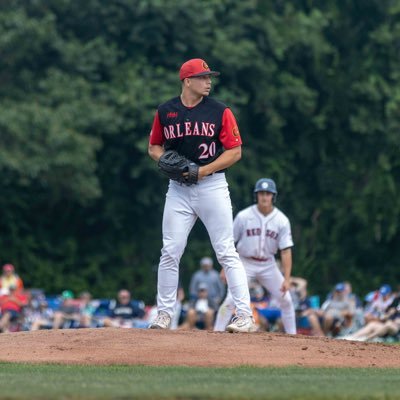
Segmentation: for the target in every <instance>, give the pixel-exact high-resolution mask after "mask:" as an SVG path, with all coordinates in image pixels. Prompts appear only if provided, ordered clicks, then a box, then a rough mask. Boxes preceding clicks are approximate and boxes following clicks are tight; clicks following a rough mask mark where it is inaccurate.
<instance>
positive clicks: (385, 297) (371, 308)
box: [364, 284, 394, 325]
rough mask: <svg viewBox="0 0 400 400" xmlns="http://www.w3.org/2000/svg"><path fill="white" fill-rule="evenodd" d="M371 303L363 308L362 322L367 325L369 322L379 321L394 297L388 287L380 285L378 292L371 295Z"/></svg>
mask: <svg viewBox="0 0 400 400" xmlns="http://www.w3.org/2000/svg"><path fill="white" fill-rule="evenodd" d="M371 297H372V298H371V301H370V302H369V304H368V305H367V306H366V307H365V311H364V320H365V324H366V325H367V324H368V323H369V322H371V321H380V319H381V317H382V315H383V314H384V313H385V310H386V309H387V308H388V307H389V305H390V304H391V303H392V302H393V299H394V295H393V293H392V288H391V286H390V285H387V284H386V285H382V286H381V287H380V288H379V290H377V291H375V292H374V293H372V296H371Z"/></svg>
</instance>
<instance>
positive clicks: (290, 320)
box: [258, 265, 296, 335]
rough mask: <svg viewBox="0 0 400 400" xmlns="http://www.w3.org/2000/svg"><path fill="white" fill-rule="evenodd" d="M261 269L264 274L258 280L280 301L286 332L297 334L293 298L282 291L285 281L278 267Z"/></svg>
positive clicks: (271, 266) (263, 267)
mask: <svg viewBox="0 0 400 400" xmlns="http://www.w3.org/2000/svg"><path fill="white" fill-rule="evenodd" d="M260 268H262V272H261V273H260V274H259V275H258V280H259V282H260V283H261V284H262V285H263V286H264V287H265V288H266V289H267V290H268V291H269V292H270V293H271V295H272V296H273V297H274V298H275V299H277V300H278V301H279V304H280V308H281V312H282V323H283V327H284V328H285V332H286V333H290V334H293V335H294V334H296V316H295V312H294V306H293V301H292V296H291V295H290V293H289V292H286V293H285V295H282V292H281V290H280V289H281V286H282V282H283V280H284V279H283V276H282V273H281V272H280V271H279V269H278V267H277V266H276V265H270V266H268V267H265V266H262V267H261V266H260Z"/></svg>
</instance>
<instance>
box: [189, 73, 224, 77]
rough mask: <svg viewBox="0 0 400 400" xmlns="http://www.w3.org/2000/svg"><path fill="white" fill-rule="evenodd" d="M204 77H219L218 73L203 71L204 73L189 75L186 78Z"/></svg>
mask: <svg viewBox="0 0 400 400" xmlns="http://www.w3.org/2000/svg"><path fill="white" fill-rule="evenodd" d="M206 75H212V76H218V75H220V72H218V71H204V72H199V73H198V74H194V75H190V76H188V78H196V77H197V76H206Z"/></svg>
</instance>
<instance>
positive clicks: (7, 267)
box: [3, 264, 14, 271]
mask: <svg viewBox="0 0 400 400" xmlns="http://www.w3.org/2000/svg"><path fill="white" fill-rule="evenodd" d="M3 271H14V265H12V264H4V265H3Z"/></svg>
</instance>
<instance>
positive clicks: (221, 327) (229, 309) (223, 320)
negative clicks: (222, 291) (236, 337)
mask: <svg viewBox="0 0 400 400" xmlns="http://www.w3.org/2000/svg"><path fill="white" fill-rule="evenodd" d="M234 311H235V303H234V302H233V298H232V295H231V293H230V292H229V290H228V293H227V294H226V297H225V300H224V301H223V302H222V304H221V305H220V306H219V309H218V312H217V317H216V318H215V324H214V331H225V329H226V327H227V325H228V324H229V322H230V320H231V319H232V315H233V312H234Z"/></svg>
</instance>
